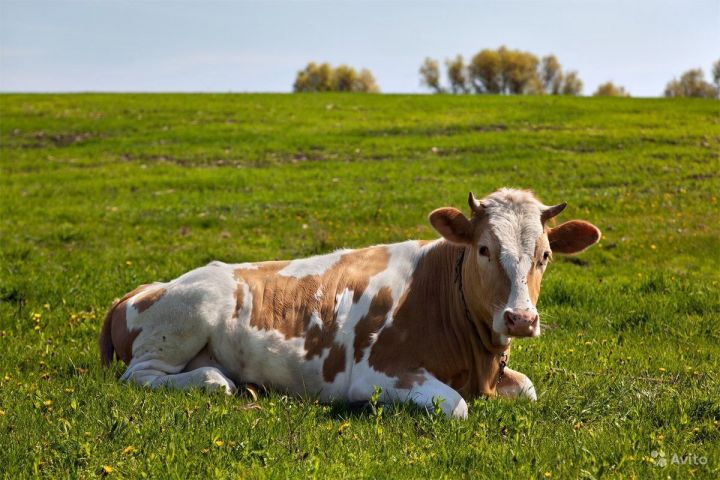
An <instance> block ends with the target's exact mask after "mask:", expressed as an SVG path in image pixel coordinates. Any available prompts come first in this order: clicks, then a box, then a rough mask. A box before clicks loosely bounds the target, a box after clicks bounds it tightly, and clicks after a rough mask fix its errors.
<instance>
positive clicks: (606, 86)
mask: <svg viewBox="0 0 720 480" xmlns="http://www.w3.org/2000/svg"><path fill="white" fill-rule="evenodd" d="M629 96H630V94H629V93H628V92H627V91H625V87H621V86H617V85H615V84H614V83H612V82H605V83H603V84H601V85H599V86H598V88H597V90H595V93H593V97H629Z"/></svg>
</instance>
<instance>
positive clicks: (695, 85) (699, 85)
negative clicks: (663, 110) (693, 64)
mask: <svg viewBox="0 0 720 480" xmlns="http://www.w3.org/2000/svg"><path fill="white" fill-rule="evenodd" d="M718 63H720V60H718V61H717V62H715V65H713V80H714V81H715V83H716V85H718V83H720V71H718V70H720V66H718ZM718 94H720V86H713V85H712V84H711V83H708V82H706V81H705V74H704V73H703V71H702V69H700V68H693V69H692V70H688V71H687V72H685V73H683V74H682V75H681V76H680V79H679V80H678V79H676V78H675V79H672V80H670V81H669V82H668V84H667V85H666V86H665V96H666V97H699V98H716V97H717V96H718Z"/></svg>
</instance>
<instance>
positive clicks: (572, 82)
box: [561, 70, 583, 95]
mask: <svg viewBox="0 0 720 480" xmlns="http://www.w3.org/2000/svg"><path fill="white" fill-rule="evenodd" d="M582 88H583V82H582V80H580V77H579V76H578V73H577V72H576V71H575V70H573V71H571V72H568V73H566V74H565V79H564V81H563V85H562V89H561V92H562V94H563V95H580V92H582Z"/></svg>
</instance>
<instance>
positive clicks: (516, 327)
mask: <svg viewBox="0 0 720 480" xmlns="http://www.w3.org/2000/svg"><path fill="white" fill-rule="evenodd" d="M503 317H504V318H505V325H506V326H507V330H508V333H509V334H510V335H513V336H517V337H526V336H531V335H532V334H533V332H534V330H535V327H536V326H537V322H538V314H537V313H532V312H530V311H528V310H519V311H516V310H505V314H504V315H503Z"/></svg>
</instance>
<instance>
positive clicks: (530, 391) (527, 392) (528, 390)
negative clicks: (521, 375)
mask: <svg viewBox="0 0 720 480" xmlns="http://www.w3.org/2000/svg"><path fill="white" fill-rule="evenodd" d="M518 396H519V397H520V398H527V399H528V400H530V401H531V402H536V401H537V393H535V385H533V383H532V382H531V381H530V379H529V378H527V377H525V380H524V381H523V382H522V383H521V384H520V394H519V395H518Z"/></svg>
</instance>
